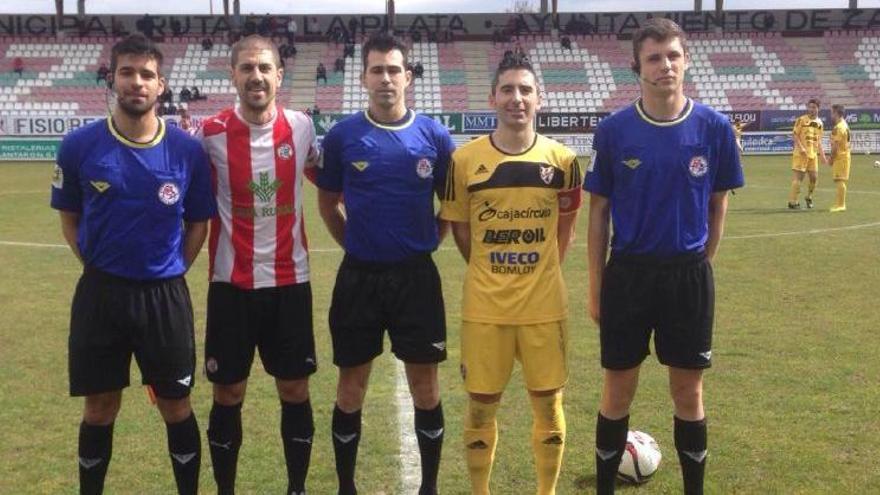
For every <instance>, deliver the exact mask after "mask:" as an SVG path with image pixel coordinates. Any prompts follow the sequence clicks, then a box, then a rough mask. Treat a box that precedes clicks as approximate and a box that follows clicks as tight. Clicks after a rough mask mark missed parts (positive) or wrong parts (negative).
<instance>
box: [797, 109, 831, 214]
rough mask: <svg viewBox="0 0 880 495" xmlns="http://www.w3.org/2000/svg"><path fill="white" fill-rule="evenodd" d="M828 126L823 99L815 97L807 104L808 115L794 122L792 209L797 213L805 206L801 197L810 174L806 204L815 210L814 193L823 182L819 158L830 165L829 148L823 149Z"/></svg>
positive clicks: (805, 197) (805, 198)
mask: <svg viewBox="0 0 880 495" xmlns="http://www.w3.org/2000/svg"><path fill="white" fill-rule="evenodd" d="M823 130H824V126H823V124H822V119H820V118H819V100H818V99H817V98H811V99H810V101H808V102H807V113H805V114H804V115H801V116H800V117H798V118H797V120H795V122H794V130H793V131H792V132H793V134H794V149H793V150H792V156H791V170H792V171H793V175H792V179H791V191H790V192H789V194H788V207H789V208H791V209H793V210H796V209H798V208H800V207H801V205H800V202H798V195H800V192H801V183H803V182H804V175H809V177H810V185H809V189H808V190H807V195H806V196H804V202H805V203H806V205H807V208H812V207H813V191H815V190H816V185H817V184H818V182H819V155H820V154H821V155H822V162H824V163H828V158H827V157H826V156H825V149H824V148H823V147H822V131H823Z"/></svg>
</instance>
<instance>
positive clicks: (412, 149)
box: [317, 110, 455, 262]
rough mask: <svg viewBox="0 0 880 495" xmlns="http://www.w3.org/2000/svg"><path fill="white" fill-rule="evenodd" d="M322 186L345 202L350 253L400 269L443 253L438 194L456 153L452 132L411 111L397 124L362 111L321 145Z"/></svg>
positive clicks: (335, 128)
mask: <svg viewBox="0 0 880 495" xmlns="http://www.w3.org/2000/svg"><path fill="white" fill-rule="evenodd" d="M322 147H323V152H324V163H323V166H322V168H321V169H320V170H319V172H318V178H317V184H318V187H320V188H321V189H324V190H326V191H332V192H341V193H343V198H344V201H345V211H346V215H347V219H346V222H345V252H346V253H347V254H349V255H351V256H353V257H355V258H357V259H359V260H363V261H377V262H394V261H400V260H403V259H406V258H411V257H413V256H416V255H418V254H424V253H430V252H432V251H434V250H435V249H437V245H438V244H439V236H438V233H437V225H436V221H435V219H434V191H435V190H439V188H441V187H443V185H444V184H445V181H446V170H447V167H448V164H449V160H450V157H451V156H452V152H453V151H454V150H455V146H454V145H453V143H452V139H451V138H450V137H449V132H448V131H447V130H446V128H445V127H444V126H442V125H440V124H439V123H437V122H436V121H434V119H432V118H430V117H426V116H424V115H417V114H416V113H415V112H413V111H412V110H409V111H407V114H406V116H405V117H404V118H403V119H402V120H400V121H398V122H395V123H393V124H390V125H388V124H381V123H378V122H375V121H374V120H372V119H371V118H370V116H369V115H367V112H366V111H364V112H359V113H357V114H355V115H352V116H351V117H348V118H346V119H345V120H343V121H341V122H339V123H338V124H336V125H335V126H333V128H332V129H331V130H330V132H329V133H327V136H325V137H324V142H323V144H322Z"/></svg>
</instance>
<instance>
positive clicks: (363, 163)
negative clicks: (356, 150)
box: [351, 161, 370, 172]
mask: <svg viewBox="0 0 880 495" xmlns="http://www.w3.org/2000/svg"><path fill="white" fill-rule="evenodd" d="M351 166H352V167H354V168H356V169H357V171H358V172H363V171H364V169H366V168H367V167H369V166H370V162H367V161H359V162H351Z"/></svg>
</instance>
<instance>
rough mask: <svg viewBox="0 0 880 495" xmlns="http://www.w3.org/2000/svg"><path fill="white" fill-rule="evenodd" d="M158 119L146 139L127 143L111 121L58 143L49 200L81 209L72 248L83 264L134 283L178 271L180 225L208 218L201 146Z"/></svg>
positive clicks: (209, 199) (210, 201) (211, 209)
mask: <svg viewBox="0 0 880 495" xmlns="http://www.w3.org/2000/svg"><path fill="white" fill-rule="evenodd" d="M159 122H160V124H159V132H158V133H157V134H156V136H155V138H153V139H152V140H151V141H150V142H149V143H135V142H133V141H129V140H128V139H126V138H125V137H123V136H122V135H121V134H120V133H119V132H118V131H117V130H116V129H115V128H114V127H113V124H112V122H111V120H110V119H102V120H99V121H96V122H93V123H91V124H89V125H86V126H84V127H81V128H79V129H77V130H75V131H73V132H71V133H70V134H68V135H67V136H66V137H65V138H64V140H63V141H62V143H61V147H60V148H59V150H58V157H57V162H56V165H55V175H54V177H53V180H52V200H51V205H52V208H55V209H57V210H65V211H71V212H77V213H80V214H81V216H80V223H79V231H78V238H77V246H78V247H79V250H80V253H81V254H82V257H83V261H84V263H85V264H86V266H89V267H92V268H96V269H98V270H101V271H104V272H107V273H110V274H113V275H117V276H119V277H124V278H128V279H134V280H153V279H161V278H168V277H175V276H179V275H182V274H183V273H184V272H185V271H186V266H185V262H184V258H183V223H182V222H183V221H184V220H186V221H190V222H199V221H205V220H207V219H209V218H211V217H212V216H214V214H215V212H216V206H215V203H214V196H213V193H212V191H211V172H210V168H209V165H208V159H207V156H206V155H205V152H204V150H203V149H202V146H201V144H200V143H199V142H198V141H196V140H195V139H193V138H192V137H190V136H189V135H188V134H186V133H185V132H184V131H181V130H180V129H177V128H176V127H166V126H165V123H164V121H163V120H161V119H160V121H159Z"/></svg>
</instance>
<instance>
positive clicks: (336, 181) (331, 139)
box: [315, 126, 342, 192]
mask: <svg viewBox="0 0 880 495" xmlns="http://www.w3.org/2000/svg"><path fill="white" fill-rule="evenodd" d="M337 129H338V127H335V126H334V127H333V129H331V130H330V132H328V133H327V135H325V136H324V142H323V143H322V144H321V150H322V151H321V155H322V159H321V166H320V168H319V170H318V177H317V180H316V181H315V184H317V185H318V187H320V188H321V189H324V190H325V191H332V192H342V146H341V144H342V143H341V138H340V136H339V132H334V131H336V130H337Z"/></svg>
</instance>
